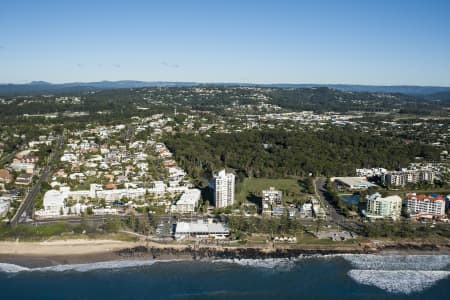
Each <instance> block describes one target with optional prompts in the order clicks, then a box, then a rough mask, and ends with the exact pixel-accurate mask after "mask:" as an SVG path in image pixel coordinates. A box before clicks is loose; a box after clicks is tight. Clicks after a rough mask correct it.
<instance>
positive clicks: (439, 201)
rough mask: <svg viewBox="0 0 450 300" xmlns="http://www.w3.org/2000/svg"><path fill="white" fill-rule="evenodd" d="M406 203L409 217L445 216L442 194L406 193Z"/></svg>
mask: <svg viewBox="0 0 450 300" xmlns="http://www.w3.org/2000/svg"><path fill="white" fill-rule="evenodd" d="M406 205H407V208H408V213H409V215H410V216H411V218H415V219H421V218H428V219H432V218H442V217H445V216H446V215H445V199H444V197H443V196H442V195H439V194H434V195H428V196H427V195H416V193H411V194H408V195H406Z"/></svg>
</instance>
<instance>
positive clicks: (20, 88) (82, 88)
mask: <svg viewBox="0 0 450 300" xmlns="http://www.w3.org/2000/svg"><path fill="white" fill-rule="evenodd" d="M158 86H160V87H191V86H242V87H271V88H316V87H328V88H332V89H337V90H341V91H350V92H371V93H402V94H408V95H414V96H426V98H428V99H432V100H433V99H439V97H445V98H446V99H447V98H450V96H449V95H450V87H439V86H407V85H404V86H401V85H399V86H381V85H380V86H376V85H352V84H284V83H274V84H251V83H220V82H217V83H199V82H168V81H134V80H122V81H98V82H71V83H57V84H54V83H49V82H45V81H33V82H30V83H26V84H0V95H3V96H21V95H38V94H66V93H83V92H90V91H97V90H105V89H120V88H128V89H129V88H142V87H158ZM436 97H437V98H436ZM442 100H445V99H442Z"/></svg>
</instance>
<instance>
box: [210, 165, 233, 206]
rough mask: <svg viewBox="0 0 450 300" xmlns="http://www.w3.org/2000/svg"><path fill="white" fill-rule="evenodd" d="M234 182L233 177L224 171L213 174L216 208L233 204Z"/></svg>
mask: <svg viewBox="0 0 450 300" xmlns="http://www.w3.org/2000/svg"><path fill="white" fill-rule="evenodd" d="M234 181H235V175H234V174H233V173H226V172H225V170H222V171H219V172H217V173H216V174H214V182H213V184H214V203H215V205H216V207H217V208H220V207H227V206H230V205H233V204H234Z"/></svg>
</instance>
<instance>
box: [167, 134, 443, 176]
mask: <svg viewBox="0 0 450 300" xmlns="http://www.w3.org/2000/svg"><path fill="white" fill-rule="evenodd" d="M165 143H166V144H167V146H168V147H169V149H170V150H171V151H172V152H173V153H174V154H175V157H176V159H177V160H178V161H179V162H180V163H181V164H182V166H183V167H184V168H185V169H186V170H187V171H188V172H189V173H190V174H191V176H193V177H194V178H198V177H202V176H206V177H209V176H211V173H212V172H214V171H216V170H218V169H219V168H222V167H227V168H230V169H233V170H235V172H236V173H237V174H238V175H240V176H246V177H271V178H281V177H286V176H304V175H307V174H309V173H312V174H313V175H315V176H319V175H323V176H345V175H353V174H354V172H355V169H356V168H361V167H385V168H388V169H398V168H400V167H406V166H407V165H408V163H409V162H412V161H414V160H415V158H416V157H423V158H425V159H426V160H439V149H437V148H434V147H432V146H428V145H423V144H419V143H415V142H414V143H405V142H403V141H402V140H400V139H396V138H385V137H380V136H372V135H370V133H366V132H360V131H357V130H355V129H353V128H351V127H345V128H339V127H330V128H328V129H326V130H320V131H306V130H297V131H285V130H264V131H257V130H249V131H243V132H235V133H231V134H223V133H213V134H211V135H210V136H201V135H188V134H178V135H174V136H167V137H165Z"/></svg>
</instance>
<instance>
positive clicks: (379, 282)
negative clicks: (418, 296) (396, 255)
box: [348, 270, 450, 294]
mask: <svg viewBox="0 0 450 300" xmlns="http://www.w3.org/2000/svg"><path fill="white" fill-rule="evenodd" d="M348 275H349V276H350V277H351V278H352V279H353V280H355V281H356V282H358V283H360V284H365V285H372V286H376V287H378V288H380V289H383V290H385V291H388V292H391V293H402V294H411V293H415V292H420V291H422V290H424V289H426V288H429V287H431V286H432V285H434V284H435V283H436V282H437V281H439V280H441V279H444V278H446V277H447V276H449V275H450V272H449V271H417V270H399V271H392V270H389V271H384V270H350V271H349V272H348Z"/></svg>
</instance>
